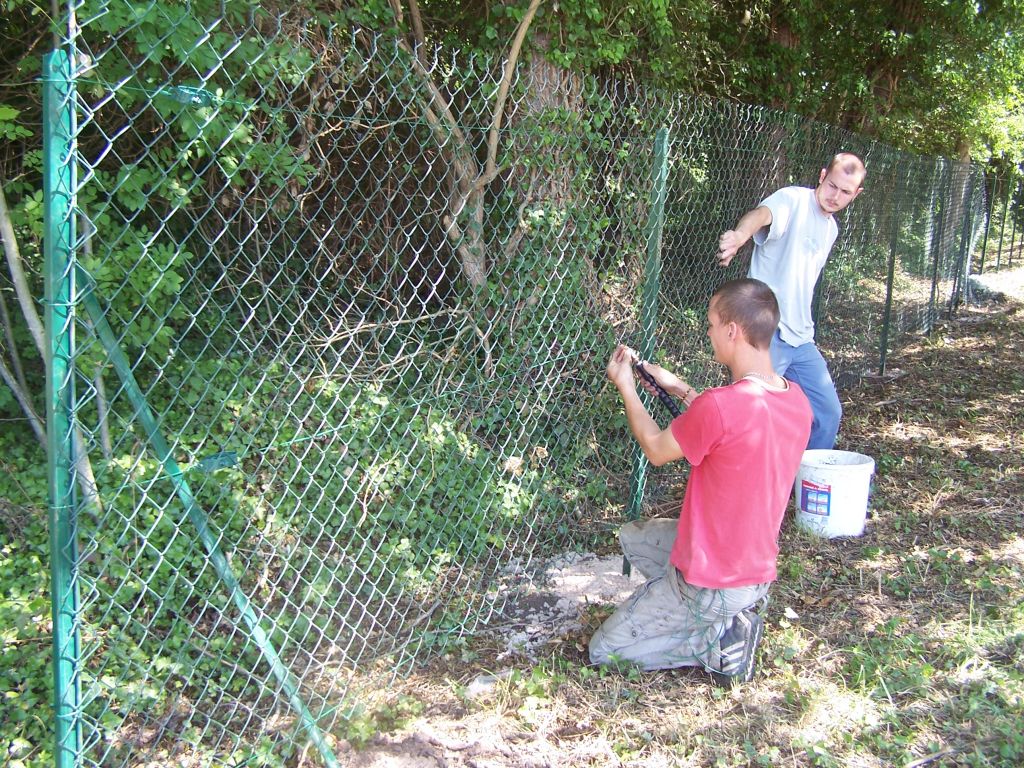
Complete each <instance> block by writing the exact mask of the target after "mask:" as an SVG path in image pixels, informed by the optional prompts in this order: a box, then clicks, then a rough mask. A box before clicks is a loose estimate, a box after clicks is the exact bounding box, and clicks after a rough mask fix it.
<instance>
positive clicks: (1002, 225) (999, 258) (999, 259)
mask: <svg viewBox="0 0 1024 768" xmlns="http://www.w3.org/2000/svg"><path fill="white" fill-rule="evenodd" d="M1009 206H1010V186H1009V184H1007V186H1006V192H1005V194H1004V195H1003V213H1002V216H1001V217H1000V219H999V247H998V248H997V249H996V269H999V268H1000V267H1002V266H1003V235H1005V234H1006V212H1007V209H1008V208H1009Z"/></svg>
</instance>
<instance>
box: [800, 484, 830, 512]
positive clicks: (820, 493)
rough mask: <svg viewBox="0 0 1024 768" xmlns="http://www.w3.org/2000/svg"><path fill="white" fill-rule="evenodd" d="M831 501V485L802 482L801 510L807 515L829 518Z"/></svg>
mask: <svg viewBox="0 0 1024 768" xmlns="http://www.w3.org/2000/svg"><path fill="white" fill-rule="evenodd" d="M831 501H832V486H831V485H825V484H823V483H813V482H811V481H810V480H801V481H800V509H802V510H803V511H804V512H806V513H807V514H809V515H821V516H822V517H828V513H829V506H830V504H831Z"/></svg>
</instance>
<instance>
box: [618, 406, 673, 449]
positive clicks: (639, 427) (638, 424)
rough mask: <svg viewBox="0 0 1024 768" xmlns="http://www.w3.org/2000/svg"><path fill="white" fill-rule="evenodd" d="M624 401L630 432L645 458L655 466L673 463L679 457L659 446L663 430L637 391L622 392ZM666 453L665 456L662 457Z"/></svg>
mask: <svg viewBox="0 0 1024 768" xmlns="http://www.w3.org/2000/svg"><path fill="white" fill-rule="evenodd" d="M620 393H621V395H622V401H623V404H624V405H625V408H626V420H627V421H628V422H629V431H630V432H632V433H633V437H634V438H636V441H637V443H638V444H639V446H640V450H641V451H643V452H644V456H646V457H647V458H648V460H649V461H650V462H651V463H652V464H654V465H655V466H661V465H662V464H664V463H665V462H666V461H672V460H673V459H675V458H677V456H675V455H673V454H671V453H665V451H664V449H663V447H662V446H659V442H658V438H659V437H661V435H662V429H661V427H659V426H658V423H657V422H656V421H655V420H654V418H653V417H652V416H651V414H649V413H648V412H647V409H646V408H644V404H643V402H642V401H641V400H640V396H639V395H638V394H637V393H636V390H635V389H630V390H628V391H624V390H620ZM663 453H665V455H662V454H663Z"/></svg>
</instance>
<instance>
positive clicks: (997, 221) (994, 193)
mask: <svg viewBox="0 0 1024 768" xmlns="http://www.w3.org/2000/svg"><path fill="white" fill-rule="evenodd" d="M986 195H987V199H988V201H989V226H988V228H987V229H986V230H985V233H984V235H983V240H982V247H981V249H980V250H979V251H978V252H977V253H975V254H974V258H973V260H972V262H971V266H972V268H973V271H974V272H975V273H977V274H982V273H985V272H996V271H999V270H1002V269H1015V268H1019V267H1020V266H1021V265H1022V264H1024V258H1022V256H1024V232H1022V231H1021V226H1022V224H1024V205H1022V203H1024V187H1022V185H1021V180H1020V179H1019V178H1017V177H1007V176H1004V175H993V176H990V177H988V178H987V179H986Z"/></svg>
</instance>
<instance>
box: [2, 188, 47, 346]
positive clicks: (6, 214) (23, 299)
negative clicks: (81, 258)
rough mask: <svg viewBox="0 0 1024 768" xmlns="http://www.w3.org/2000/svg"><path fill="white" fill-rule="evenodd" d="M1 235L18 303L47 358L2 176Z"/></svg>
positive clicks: (41, 330)
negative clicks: (15, 237)
mask: <svg viewBox="0 0 1024 768" xmlns="http://www.w3.org/2000/svg"><path fill="white" fill-rule="evenodd" d="M0 237H2V238H3V241H4V255H5V256H7V267H8V269H10V271H11V281H12V282H13V283H14V292H15V294H16V295H17V297H18V304H20V305H21V313H22V314H23V315H24V316H25V322H26V323H28V329H29V332H30V333H31V334H32V340H33V341H35V343H36V349H37V350H39V356H40V357H44V358H45V356H46V353H45V346H44V344H43V337H44V335H43V323H42V321H41V320H40V319H39V313H38V312H37V311H36V305H35V303H34V302H33V301H32V292H31V291H30V290H29V287H28V280H27V279H26V277H25V270H24V268H23V267H22V261H21V252H20V251H19V250H18V242H17V241H16V240H15V239H14V224H12V223H11V214H10V211H9V210H8V208H7V198H6V197H5V196H4V179H3V178H2V177H0Z"/></svg>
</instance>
